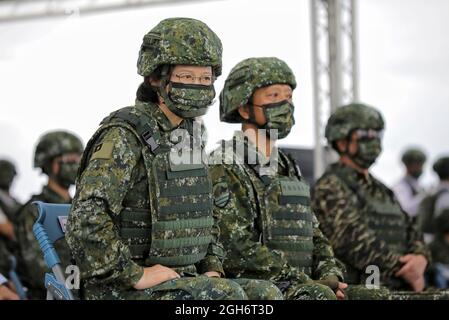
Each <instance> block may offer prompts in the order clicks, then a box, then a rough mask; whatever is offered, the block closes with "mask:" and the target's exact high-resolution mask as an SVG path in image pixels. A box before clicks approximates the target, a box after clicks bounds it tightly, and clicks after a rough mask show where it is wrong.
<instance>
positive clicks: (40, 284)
mask: <svg viewBox="0 0 449 320" xmlns="http://www.w3.org/2000/svg"><path fill="white" fill-rule="evenodd" d="M37 218H38V212H37V209H36V208H35V206H34V205H32V204H31V203H27V204H26V205H25V206H23V207H22V208H21V209H20V212H18V214H17V219H16V221H15V228H16V230H17V231H16V237H17V242H18V244H19V248H20V258H21V261H20V262H21V263H22V268H23V269H24V271H25V275H24V278H25V280H26V281H27V282H28V284H30V285H31V286H32V287H33V288H40V289H42V290H44V289H45V286H44V277H45V273H46V272H47V270H48V268H47V265H46V264H45V260H44V257H43V253H42V250H41V248H40V246H39V242H38V241H37V240H36V238H35V237H34V233H33V225H34V223H35V222H36V220H37Z"/></svg>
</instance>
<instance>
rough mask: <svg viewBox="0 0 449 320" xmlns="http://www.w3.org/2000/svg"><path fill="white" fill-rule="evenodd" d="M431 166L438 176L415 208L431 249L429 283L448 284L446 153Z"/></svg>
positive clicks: (448, 176) (448, 172) (448, 162)
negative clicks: (434, 187)
mask: <svg viewBox="0 0 449 320" xmlns="http://www.w3.org/2000/svg"><path fill="white" fill-rule="evenodd" d="M433 170H434V171H435V173H436V174H437V175H438V178H439V179H440V181H439V184H438V187H437V189H436V190H435V191H434V193H433V194H431V195H428V196H427V197H426V198H425V199H424V200H423V201H422V203H421V206H420V208H419V221H420V225H421V228H422V230H423V232H425V234H424V235H425V236H427V238H428V239H429V242H430V244H429V247H430V250H431V253H432V266H431V272H430V273H429V274H430V276H431V279H430V280H431V283H432V284H434V285H435V286H437V287H438V288H441V289H448V288H449V157H442V158H440V159H438V160H437V161H436V162H435V163H434V165H433Z"/></svg>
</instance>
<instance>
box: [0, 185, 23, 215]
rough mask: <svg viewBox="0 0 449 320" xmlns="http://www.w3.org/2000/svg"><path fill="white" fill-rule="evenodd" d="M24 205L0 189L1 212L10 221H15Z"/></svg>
mask: <svg viewBox="0 0 449 320" xmlns="http://www.w3.org/2000/svg"><path fill="white" fill-rule="evenodd" d="M21 206H22V205H21V204H20V203H19V202H18V201H17V200H16V199H14V198H13V197H12V196H11V195H9V194H8V193H7V192H5V191H4V190H1V189H0V210H1V211H2V212H3V213H5V215H6V216H7V217H8V219H9V220H10V221H13V220H14V219H15V215H16V213H17V211H18V210H19V209H20V207H21Z"/></svg>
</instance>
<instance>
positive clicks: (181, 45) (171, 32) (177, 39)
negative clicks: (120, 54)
mask: <svg viewBox="0 0 449 320" xmlns="http://www.w3.org/2000/svg"><path fill="white" fill-rule="evenodd" d="M222 52H223V48H222V44H221V40H220V38H218V36H217V35H216V34H215V33H214V32H213V31H212V30H211V29H210V28H209V27H208V26H207V25H206V24H205V23H203V22H201V21H199V20H195V19H190V18H169V19H165V20H162V21H161V22H159V24H158V25H157V26H156V27H154V28H153V29H152V30H151V31H150V32H148V33H147V34H146V35H145V37H144V38H143V43H142V46H141V48H140V52H139V59H138V61H137V72H138V73H139V74H140V75H141V76H144V77H146V76H149V75H151V73H153V72H154V71H155V70H156V69H157V68H158V67H159V66H162V65H177V64H185V65H198V66H211V67H212V69H213V70H214V75H215V76H217V77H218V76H219V75H220V74H221V64H222V62H221V59H222Z"/></svg>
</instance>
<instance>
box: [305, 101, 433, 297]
mask: <svg viewBox="0 0 449 320" xmlns="http://www.w3.org/2000/svg"><path fill="white" fill-rule="evenodd" d="M383 130H384V120H383V118H382V116H381V114H380V113H379V112H378V111H377V110H376V109H374V108H372V107H369V106H366V105H363V104H351V105H348V106H344V107H341V108H339V109H337V111H336V112H335V113H334V114H333V115H332V116H331V117H330V119H329V121H328V123H327V126H326V131H325V135H326V138H327V139H328V141H329V144H331V145H332V147H333V148H334V149H335V150H336V151H337V152H338V153H339V155H340V160H339V161H338V162H337V163H334V164H332V165H330V166H329V167H328V168H327V170H326V172H325V173H324V175H323V176H322V177H321V178H320V179H319V180H318V181H317V183H316V185H315V189H314V199H313V209H314V211H315V213H316V215H317V218H318V220H319V221H320V225H321V229H322V231H323V233H324V234H325V235H326V236H327V237H328V238H329V240H330V243H331V244H332V247H333V249H334V251H335V255H336V257H337V258H338V259H340V260H341V261H342V262H343V263H344V264H345V266H346V269H347V274H345V279H346V280H347V281H348V283H349V284H354V283H355V284H357V283H365V281H366V278H367V277H368V276H369V274H367V267H368V266H370V265H374V266H377V267H378V268H379V271H380V283H379V284H380V285H385V286H387V287H388V288H389V289H393V290H410V291H415V292H417V293H419V292H422V291H423V290H424V287H425V282H424V271H425V270H426V267H427V265H428V261H429V251H428V249H427V248H426V246H425V244H424V242H423V239H422V234H421V233H420V232H419V230H418V227H417V224H416V223H413V222H412V221H411V220H410V218H409V217H408V215H407V214H406V213H405V212H404V211H403V210H402V208H401V206H400V205H399V203H398V201H397V200H396V198H395V197H394V194H393V193H392V191H391V190H390V189H389V188H388V187H386V186H385V185H384V184H382V183H381V182H380V181H379V180H377V179H376V178H375V177H373V176H372V175H371V174H370V173H369V171H368V169H369V168H370V166H371V165H372V164H373V163H374V162H375V160H376V159H377V157H378V156H379V154H380V152H381V139H382V133H383ZM392 297H393V298H401V299H403V298H405V299H407V298H415V297H416V298H419V295H413V294H410V295H405V294H403V293H402V292H401V293H400V294H399V293H397V292H396V293H394V294H392ZM429 298H434V297H433V296H429Z"/></svg>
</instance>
